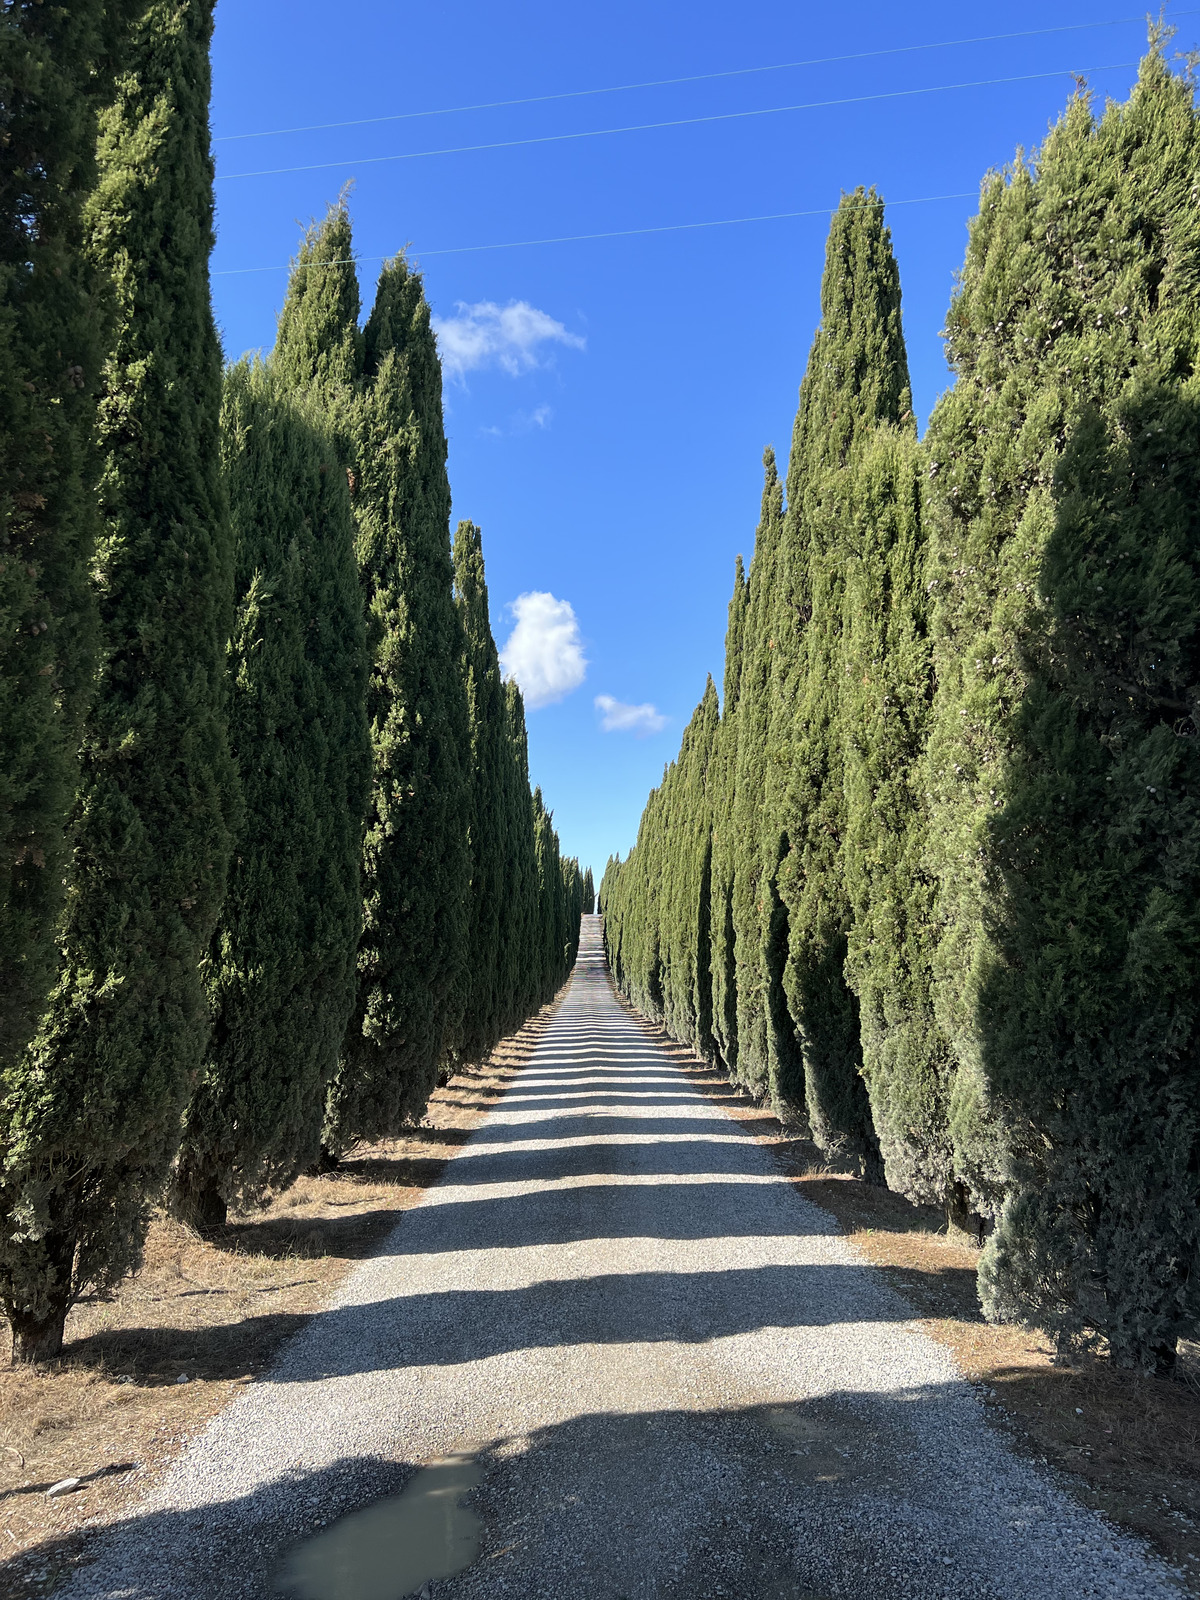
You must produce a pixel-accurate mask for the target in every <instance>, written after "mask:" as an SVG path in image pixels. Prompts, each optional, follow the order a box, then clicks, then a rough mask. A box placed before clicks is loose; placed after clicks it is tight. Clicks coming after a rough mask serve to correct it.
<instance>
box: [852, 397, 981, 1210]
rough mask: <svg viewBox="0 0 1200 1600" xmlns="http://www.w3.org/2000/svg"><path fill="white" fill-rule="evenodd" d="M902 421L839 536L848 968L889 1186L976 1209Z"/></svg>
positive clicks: (868, 452)
mask: <svg viewBox="0 0 1200 1600" xmlns="http://www.w3.org/2000/svg"><path fill="white" fill-rule="evenodd" d="M924 477H925V456H924V452H923V451H922V449H921V447H920V445H919V444H918V443H917V439H916V431H915V428H914V427H913V426H912V423H911V421H906V422H904V423H902V424H901V425H899V426H891V425H889V424H881V425H880V426H879V427H878V428H876V429H875V430H874V431H873V432H872V433H870V434H868V435H867V436H866V437H865V439H864V440H862V441H860V443H859V444H858V446H857V447H856V450H855V453H854V458H853V466H852V479H851V483H850V491H849V495H850V498H849V503H848V504H847V506H846V511H845V521H844V523H843V529H844V533H845V538H844V560H845V567H844V583H845V594H844V613H843V616H844V620H843V625H842V626H843V636H842V651H843V656H842V673H841V680H840V682H841V705H840V707H839V717H840V722H841V728H842V738H843V760H844V786H845V806H846V816H845V847H844V850H843V856H842V860H843V863H844V869H845V881H846V892H847V897H848V901H849V905H850V911H851V916H850V920H849V926H848V929H847V954H846V977H847V981H848V982H849V984H850V986H851V988H852V989H853V991H854V994H855V995H856V997H857V999H858V1003H859V1021H860V1034H861V1043H862V1071H863V1076H864V1079H865V1081H866V1084H867V1087H868V1090H869V1093H870V1098H871V1112H872V1118H873V1122H874V1126H875V1128H876V1130H877V1131H878V1136H879V1142H880V1147H881V1152H882V1158H883V1163H884V1168H885V1172H886V1177H887V1183H888V1187H889V1188H891V1189H894V1190H896V1191H898V1192H899V1193H901V1194H904V1195H907V1196H908V1197H909V1199H911V1200H915V1201H918V1202H924V1203H932V1204H938V1205H946V1206H947V1208H948V1213H949V1216H950V1219H951V1220H952V1221H953V1222H955V1223H956V1224H959V1225H963V1226H965V1225H968V1223H969V1221H970V1217H969V1206H968V1204H967V1197H966V1194H965V1192H964V1191H963V1190H962V1189H961V1186H960V1185H958V1184H957V1183H956V1180H955V1177H954V1164H953V1156H952V1152H951V1148H950V1141H949V1132H948V1126H949V1106H948V1099H947V1091H948V1084H949V1076H950V1069H949V1061H948V1055H947V1047H946V1042H945V1040H944V1038H943V1037H942V1035H941V1033H940V1031H939V1029H938V1027H937V1023H936V1020H935V1018H934V1015H933V1000H932V993H931V987H932V971H931V957H932V951H933V946H934V942H935V924H934V911H935V885H934V883H933V881H932V879H931V877H930V875H929V873H928V871H927V870H926V867H925V862H924V859H923V857H924V851H925V846H926V841H927V837H928V832H929V808H928V805H927V803H926V798H925V779H924V772H923V768H922V765H921V761H922V755H923V751H924V746H925V740H926V738H927V735H928V724H929V713H930V700H931V696H932V680H931V675H930V661H929V636H928V628H929V619H928V609H929V606H928V596H927V593H926V573H925V537H924V527H923V521H922V510H921V506H922V488H923V482H924Z"/></svg>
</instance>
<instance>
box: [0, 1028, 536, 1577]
mask: <svg viewBox="0 0 1200 1600" xmlns="http://www.w3.org/2000/svg"><path fill="white" fill-rule="evenodd" d="M553 1009H554V1008H553V1006H548V1007H546V1008H545V1010H544V1011H543V1012H542V1013H540V1014H539V1016H538V1017H536V1018H534V1019H532V1020H531V1021H530V1022H529V1023H528V1024H527V1025H526V1026H525V1027H524V1028H523V1029H522V1030H521V1031H520V1032H519V1033H517V1034H515V1035H514V1036H513V1037H512V1038H511V1039H508V1040H505V1041H504V1042H503V1043H502V1044H501V1045H500V1046H499V1047H498V1048H497V1050H496V1051H495V1052H494V1053H493V1055H492V1057H491V1058H490V1060H489V1061H488V1062H487V1063H486V1064H485V1065H483V1066H481V1067H479V1068H476V1069H473V1070H470V1071H466V1072H463V1073H460V1074H458V1075H457V1076H456V1077H454V1078H453V1079H452V1080H451V1081H450V1083H449V1084H447V1085H446V1087H445V1088H442V1089H439V1090H438V1091H437V1092H436V1094H435V1095H434V1096H433V1099H432V1100H431V1102H430V1105H429V1111H428V1114H427V1116H426V1117H425V1119H424V1121H423V1123H422V1125H421V1127H419V1128H414V1129H413V1130H412V1133H411V1134H410V1135H409V1136H408V1137H406V1138H404V1139H398V1140H393V1141H390V1142H388V1143H386V1144H381V1145H373V1146H370V1147H362V1148H360V1149H359V1150H357V1151H355V1152H354V1153H353V1155H352V1158H351V1159H349V1160H347V1161H346V1162H345V1163H344V1165H343V1167H342V1169H341V1170H340V1171H339V1172H337V1173H334V1174H331V1175H329V1176H324V1177H312V1178H308V1177H306V1178H301V1179H300V1180H299V1182H298V1183H296V1184H295V1185H294V1186H293V1187H292V1188H291V1189H289V1190H287V1192H286V1193H284V1194H282V1195H280V1196H279V1197H278V1198H276V1199H275V1200H273V1201H272V1202H271V1204H269V1205H268V1206H266V1207H265V1208H263V1209H262V1210H260V1211H254V1212H252V1213H250V1214H247V1215H242V1216H236V1217H234V1218H233V1219H232V1220H231V1222H230V1224H229V1226H228V1227H226V1228H224V1229H222V1230H221V1232H220V1233H219V1234H218V1235H217V1236H215V1237H214V1238H212V1239H210V1240H204V1239H201V1238H200V1237H199V1236H198V1235H197V1234H195V1233H193V1232H192V1231H191V1230H189V1229H187V1228H184V1227H182V1226H181V1225H180V1224H178V1223H176V1222H174V1221H172V1220H171V1219H170V1218H167V1217H159V1218H158V1219H156V1221H155V1222H154V1224H153V1227H152V1228H151V1232H150V1237H149V1240H148V1242H147V1248H146V1260H145V1265H144V1267H143V1269H142V1271H141V1272H140V1273H138V1274H137V1276H136V1277H134V1278H132V1279H130V1280H129V1282H128V1283H126V1284H124V1285H123V1286H122V1288H121V1290H120V1292H119V1293H118V1294H117V1295H116V1296H115V1298H113V1299H112V1300H108V1301H95V1300H87V1301H85V1302H83V1303H82V1304H80V1305H79V1306H77V1307H76V1308H75V1310H74V1311H73V1312H72V1313H71V1316H70V1318H69V1320H68V1324H67V1345H66V1350H65V1352H64V1355H63V1357H62V1360H61V1361H58V1362H55V1363H53V1364H51V1365H49V1366H47V1367H43V1368H40V1369H38V1370H36V1371H34V1370H32V1369H29V1368H11V1367H5V1368H3V1369H0V1597H2V1600H18V1597H22V1596H26V1595H36V1594H39V1593H42V1592H44V1590H45V1588H46V1587H47V1585H48V1584H49V1583H50V1581H51V1579H52V1577H53V1574H54V1572H55V1571H56V1570H57V1569H58V1567H59V1565H60V1562H61V1561H62V1560H63V1559H64V1558H65V1557H66V1556H67V1554H68V1553H69V1552H70V1551H72V1550H73V1549H74V1547H75V1544H76V1542H77V1534H78V1530H80V1529H82V1528H83V1527H85V1525H91V1524H96V1523H105V1522H109V1521H112V1520H114V1519H115V1518H117V1517H119V1516H120V1515H121V1513H122V1511H123V1509H124V1507H125V1506H126V1504H127V1503H128V1502H129V1501H130V1499H131V1497H135V1496H136V1495H137V1494H139V1493H141V1492H143V1491H144V1490H145V1489H146V1488H147V1487H148V1485H149V1484H150V1483H152V1482H153V1481H154V1480H155V1479H156V1478H157V1476H158V1475H159V1474H160V1473H161V1471H162V1469H163V1467H164V1465H165V1464H166V1463H167V1462H169V1461H170V1460H171V1459H173V1458H174V1457H175V1456H176V1455H177V1454H178V1452H179V1450H180V1448H181V1446H182V1445H183V1443H184V1442H185V1441H186V1439H187V1438H189V1437H191V1436H192V1435H193V1434H195V1433H196V1432H197V1431H198V1430H199V1429H200V1428H201V1427H202V1426H203V1425H204V1424H205V1423H206V1422H207V1421H208V1420H209V1419H210V1418H211V1417H213V1416H214V1415H216V1413H217V1412H219V1411H220V1410H221V1409H222V1408H223V1407H224V1406H225V1405H226V1404H228V1402H229V1401H230V1400H231V1399H232V1398H233V1397H234V1396H235V1395H236V1394H237V1392H238V1390H239V1389H240V1388H242V1387H243V1386H244V1385H245V1384H247V1383H249V1382H252V1381H253V1380H254V1379H255V1378H256V1377H257V1376H259V1375H260V1374H261V1373H262V1372H263V1371H264V1370H265V1369H266V1368H268V1367H269V1365H270V1363H271V1362H272V1360H273V1359H274V1358H275V1356H276V1354H277V1352H278V1351H279V1349H280V1346H281V1345H282V1344H283V1342H284V1341H285V1340H286V1339H287V1338H288V1337H290V1336H291V1335H292V1334H294V1333H295V1332H296V1331H297V1330H298V1329H299V1328H301V1327H302V1326H303V1325H304V1323H305V1322H306V1321H307V1319H308V1318H309V1317H310V1316H311V1315H312V1314H313V1312H314V1311H317V1310H318V1309H319V1308H320V1307H321V1306H322V1305H324V1304H325V1303H326V1301H327V1300H328V1298H329V1295H330V1293H331V1291H332V1290H333V1288H334V1287H335V1285H336V1284H337V1283H339V1282H340V1281H341V1279H342V1278H344V1277H345V1275H346V1273H347V1271H348V1270H349V1269H350V1267H351V1266H352V1265H353V1264H354V1263H355V1262H358V1261H361V1260H363V1259H364V1258H365V1257H367V1256H369V1255H371V1254H372V1253H373V1252H374V1251H376V1250H377V1249H378V1248H379V1246H380V1244H381V1243H382V1241H383V1240H384V1239H385V1238H386V1237H387V1235H388V1233H389V1231H390V1230H391V1229H392V1228H393V1227H394V1226H395V1223H396V1221H397V1219H398V1217H399V1216H400V1214H401V1213H402V1212H403V1211H404V1210H405V1209H407V1208H408V1207H409V1206H411V1205H413V1204H414V1202H415V1201H416V1200H417V1199H418V1198H419V1197H420V1195H421V1193H422V1191H423V1190H424V1189H425V1188H426V1187H427V1186H428V1185H429V1184H430V1183H431V1182H433V1181H434V1179H436V1178H437V1176H438V1175H439V1174H440V1173H441V1172H442V1170H443V1169H444V1167H445V1164H446V1162H447V1160H449V1158H450V1157H451V1156H452V1155H453V1154H454V1153H455V1151H456V1150H457V1149H458V1148H459V1147H460V1146H461V1144H462V1143H463V1141H464V1140H465V1139H466V1138H467V1137H468V1136H469V1133H470V1130H471V1129H472V1128H473V1127H475V1126H476V1125H477V1124H478V1123H479V1122H480V1120H481V1119H482V1117H483V1116H484V1114H485V1113H486V1111H487V1110H488V1109H489V1108H490V1107H491V1106H492V1105H494V1104H495V1103H496V1100H497V1099H498V1097H499V1096H500V1095H501V1094H502V1093H503V1091H504V1088H505V1086H506V1085H507V1084H508V1083H509V1082H510V1081H511V1078H512V1075H513V1073H514V1072H515V1071H516V1070H517V1069H518V1068H519V1067H520V1066H521V1065H522V1064H523V1063H524V1062H525V1061H527V1060H528V1058H529V1055H530V1053H531V1051H532V1049H533V1047H534V1044H535V1043H536V1040H537V1038H538V1036H539V1035H540V1033H541V1032H542V1030H543V1029H544V1027H545V1025H546V1022H547V1020H548V1019H549V1017H550V1016H551V1015H552V1013H553ZM0 1350H3V1351H5V1353H7V1325H6V1324H5V1323H4V1320H3V1318H0ZM2 1359H3V1357H0V1360H2ZM184 1377H186V1379H187V1382H186V1383H184V1382H181V1381H180V1380H181V1378H184ZM67 1477H78V1478H80V1479H82V1480H83V1484H82V1487H81V1489H80V1491H79V1492H77V1493H73V1494H69V1495H66V1496H65V1497H63V1498H61V1499H53V1500H52V1499H48V1498H47V1497H46V1494H45V1490H46V1489H47V1488H49V1487H50V1486H51V1485H52V1484H54V1483H57V1482H58V1481H59V1480H61V1479H63V1478H67ZM27 1553H28V1559H24V1560H23V1559H21V1558H22V1556H25V1555H26V1554H27ZM39 1574H41V1575H42V1576H39Z"/></svg>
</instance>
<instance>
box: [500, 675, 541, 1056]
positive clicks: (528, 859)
mask: <svg viewBox="0 0 1200 1600" xmlns="http://www.w3.org/2000/svg"><path fill="white" fill-rule="evenodd" d="M504 727H505V733H506V736H507V744H508V760H507V762H506V764H505V768H504V771H505V777H506V790H505V804H504V815H505V832H506V835H507V837H508V840H509V861H508V868H507V872H506V878H507V883H508V888H507V891H506V893H505V896H504V900H503V902H502V904H501V908H500V910H501V922H500V949H501V965H500V985H501V989H502V991H503V992H504V993H505V994H507V995H508V996H510V1000H509V1005H510V1010H509V1013H508V1020H507V1022H506V1031H509V1030H511V1029H512V1028H515V1027H517V1026H518V1025H519V1024H520V1023H521V1021H523V1019H524V1018H525V1017H527V1016H529V1015H530V1014H531V1013H532V1012H534V1011H536V1010H537V1008H538V1007H539V1006H540V1005H541V1004H542V1002H543V999H544V998H545V996H544V992H543V980H542V972H541V970H540V967H539V962H538V951H539V944H538V927H539V913H540V901H539V898H538V870H537V842H536V836H535V830H534V809H533V797H532V796H531V794H530V792H529V741H528V736H527V734H526V731H525V703H524V701H523V699H522V698H521V690H520V688H519V686H518V684H517V682H516V680H515V679H513V678H510V679H509V680H508V681H507V682H506V683H505V685H504Z"/></svg>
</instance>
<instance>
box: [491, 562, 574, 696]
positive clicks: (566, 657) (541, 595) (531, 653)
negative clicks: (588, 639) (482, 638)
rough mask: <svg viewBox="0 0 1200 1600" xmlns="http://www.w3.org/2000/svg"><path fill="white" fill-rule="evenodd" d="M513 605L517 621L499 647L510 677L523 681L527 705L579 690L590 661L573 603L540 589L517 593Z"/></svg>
mask: <svg viewBox="0 0 1200 1600" xmlns="http://www.w3.org/2000/svg"><path fill="white" fill-rule="evenodd" d="M508 609H509V610H510V611H511V612H512V614H513V616H514V617H516V619H517V625H516V627H515V628H514V629H513V631H512V632H511V633H510V634H509V636H508V639H507V641H506V642H505V645H504V649H503V650H501V652H500V665H501V666H502V667H503V669H504V676H505V677H506V678H515V679H516V680H517V682H518V683H519V684H520V685H521V693H522V694H523V695H524V696H525V704H526V705H527V706H528V707H529V708H530V709H531V710H536V709H537V707H538V706H549V705H553V704H554V702H555V701H556V700H561V699H562V698H563V697H564V696H565V695H568V694H570V693H571V690H572V689H578V687H579V685H580V684H581V683H582V682H583V680H584V677H585V676H586V674H587V660H586V659H585V657H584V654H583V641H582V640H581V639H580V637H579V623H578V621H577V620H576V617H575V612H574V611H573V609H572V607H571V604H570V602H569V601H567V600H556V599H555V598H554V596H553V595H552V594H546V593H545V592H544V591H541V590H536V589H535V590H533V591H532V592H531V593H530V594H523V595H518V597H517V598H516V599H515V600H514V601H513V603H512V605H511V606H509V608H508Z"/></svg>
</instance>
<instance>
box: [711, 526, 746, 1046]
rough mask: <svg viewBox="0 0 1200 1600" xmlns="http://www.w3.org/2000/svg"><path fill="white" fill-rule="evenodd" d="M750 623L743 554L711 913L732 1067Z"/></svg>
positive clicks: (717, 785)
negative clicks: (740, 775) (740, 772)
mask: <svg viewBox="0 0 1200 1600" xmlns="http://www.w3.org/2000/svg"><path fill="white" fill-rule="evenodd" d="M745 626H746V577H745V573H744V571H743V569H742V558H741V556H738V558H737V565H736V569H735V571H734V577H733V597H732V598H731V600H730V602H729V621H728V626H727V628H726V632H725V677H724V684H723V693H722V704H721V720H720V723H719V725H718V729H717V743H716V751H715V754H714V758H713V778H712V785H711V787H712V818H713V847H712V848H713V859H712V900H711V907H710V912H709V925H710V930H711V931H710V940H709V944H710V955H709V967H710V971H711V974H712V1004H713V1048H714V1050H715V1052H716V1055H717V1059H718V1060H719V1061H720V1062H721V1063H722V1065H723V1066H724V1067H725V1068H726V1070H727V1071H728V1072H730V1073H734V1072H736V1070H737V1056H738V1048H737V965H736V954H735V940H734V924H733V903H734V880H735V875H736V872H737V867H738V858H737V850H736V832H735V828H734V813H735V806H736V792H735V782H736V778H737V763H738V727H739V707H740V704H741V693H742V660H743V651H744V643H743V635H744V633H745Z"/></svg>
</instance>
